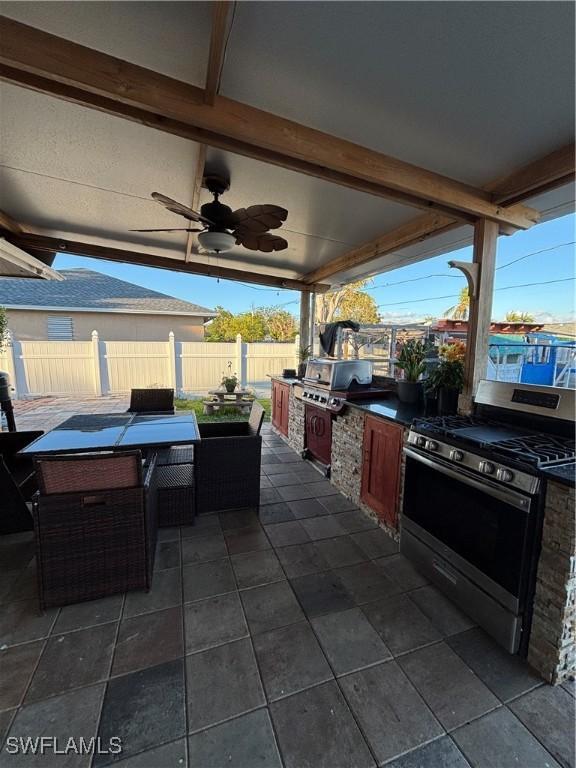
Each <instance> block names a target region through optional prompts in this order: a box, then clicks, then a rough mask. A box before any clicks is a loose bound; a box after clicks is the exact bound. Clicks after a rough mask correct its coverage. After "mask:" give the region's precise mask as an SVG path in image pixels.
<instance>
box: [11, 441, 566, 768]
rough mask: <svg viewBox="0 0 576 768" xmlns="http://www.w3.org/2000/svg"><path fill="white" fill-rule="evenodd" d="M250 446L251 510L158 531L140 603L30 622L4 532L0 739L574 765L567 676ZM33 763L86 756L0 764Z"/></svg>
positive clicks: (354, 513)
mask: <svg viewBox="0 0 576 768" xmlns="http://www.w3.org/2000/svg"><path fill="white" fill-rule="evenodd" d="M262 453H263V456H262V465H263V471H262V478H261V487H262V491H261V506H260V511H259V514H258V515H257V514H256V513H255V512H254V511H253V510H251V509H246V510H235V511H233V512H224V513H221V514H219V515H218V514H212V515H206V516H201V517H200V518H198V519H197V522H196V524H195V525H194V526H188V527H181V528H165V529H162V530H161V532H160V534H161V535H160V540H159V543H158V551H157V555H156V566H155V576H154V585H153V588H152V590H151V591H150V592H149V593H145V592H131V593H127V594H125V595H118V596H114V597H110V598H106V599H104V600H99V601H96V602H89V603H80V604H78V605H72V606H67V607H64V608H61V609H51V610H48V611H46V612H45V613H44V614H42V615H39V614H38V610H37V603H36V598H35V590H36V581H35V568H34V561H33V554H34V546H33V543H32V535H31V534H15V535H14V536H12V537H3V540H2V543H1V547H2V558H1V562H2V569H3V572H2V585H3V592H2V610H1V612H0V616H1V618H0V637H1V639H2V644H3V650H2V652H1V655H0V663H1V669H2V679H3V686H2V694H1V696H0V709H1V710H2V711H1V716H2V725H3V728H4V731H5V732H7V731H8V729H9V734H10V737H13V738H20V737H23V738H26V737H28V736H35V735H40V734H42V735H50V736H53V737H56V738H57V739H58V740H59V742H60V746H61V748H63V745H64V744H65V742H66V740H67V739H68V738H69V737H70V736H71V735H74V736H76V737H79V736H83V737H84V738H85V739H86V740H87V741H88V740H89V739H90V738H92V737H99V738H100V739H101V748H102V751H103V752H104V750H109V749H110V746H109V744H110V739H112V737H119V738H120V739H121V740H122V754H121V755H118V756H115V755H114V754H110V753H106V752H104V753H103V754H101V755H96V756H95V757H94V759H93V762H92V765H94V766H104V765H110V764H111V763H112V762H114V764H118V765H122V766H155V767H158V766H166V767H168V766H181V765H189V766H190V768H193V767H194V768H195V767H198V768H208V767H210V768H221V767H223V766H228V765H235V766H242V767H243V768H244V767H245V768H248V766H250V767H251V766H256V765H261V766H266V767H268V766H270V768H272V767H274V768H279V767H280V766H282V765H285V766H293V767H294V768H301V766H318V765H330V766H373V765H382V764H384V763H386V764H389V765H392V766H394V767H395V768H412V766H427V767H428V766H430V768H440V766H442V767H443V768H444V766H454V768H467V766H477V765H498V766H508V765H510V766H511V765H514V764H519V765H524V766H534V767H536V766H557V765H563V766H569V765H571V764H572V763H571V761H572V759H573V757H572V752H571V745H570V740H569V739H568V738H567V736H568V734H569V732H570V729H571V727H572V725H571V721H572V715H571V713H572V711H573V698H572V697H573V695H574V684H573V683H565V684H564V685H563V686H559V687H557V688H552V687H550V686H547V685H545V684H544V683H543V681H542V680H541V678H540V677H539V676H538V675H537V674H536V673H535V672H534V671H533V670H531V669H530V667H528V666H527V665H526V663H525V662H523V661H521V660H520V659H518V658H517V657H514V656H510V655H508V654H507V653H506V652H505V651H503V650H502V649H501V648H499V647H498V645H496V643H495V642H494V641H493V640H491V639H490V638H489V637H488V636H487V635H486V634H485V633H484V632H483V631H482V630H481V629H480V628H479V627H476V626H474V624H473V622H472V621H471V620H470V619H469V618H468V617H467V616H465V615H464V614H463V613H461V612H460V611H459V610H458V609H457V608H456V607H455V606H454V605H453V604H452V603H450V602H449V601H448V600H447V599H446V598H445V597H444V596H443V595H442V594H441V593H440V592H438V591H437V590H436V589H435V588H434V587H433V586H431V585H429V584H428V583H427V581H426V579H424V578H423V577H422V576H421V575H420V574H419V573H418V572H417V571H416V570H415V569H414V568H413V566H412V565H411V564H410V562H409V561H407V560H406V559H405V558H404V557H403V556H402V555H400V554H398V545H397V544H396V543H395V542H394V541H392V540H391V539H390V538H389V537H388V536H387V535H386V534H385V533H384V532H383V531H382V530H380V529H379V528H378V527H377V525H376V523H374V522H373V521H372V520H371V519H370V518H368V517H367V516H366V515H365V514H364V513H363V512H361V511H360V510H358V509H357V508H355V507H354V505H353V504H351V503H350V502H349V501H348V500H347V499H346V497H344V496H343V495H342V494H340V493H338V492H337V490H336V489H335V488H334V486H333V485H331V484H330V483H329V482H328V481H327V480H324V479H322V477H321V476H320V475H319V474H318V472H317V471H316V470H315V469H312V468H311V467H310V466H309V464H308V463H307V462H304V461H302V459H300V457H299V456H298V455H297V454H296V453H295V452H294V451H292V450H291V449H290V448H287V447H286V444H285V443H284V441H283V440H281V439H280V438H279V437H277V436H275V435H274V433H273V432H272V431H271V428H270V427H266V428H265V431H264V448H263V451H262ZM113 744H114V742H113V741H112V749H113ZM118 759H120V762H119V763H117V762H116V761H117V760H118ZM36 764H38V765H44V764H47V765H52V764H54V765H60V764H66V765H88V762H87V759H86V757H81V756H78V755H72V754H69V755H68V756H67V757H66V760H65V762H64V761H63V758H61V759H60V760H59V759H58V758H57V757H51V758H50V759H49V758H48V757H46V756H45V757H43V758H42V757H32V756H30V755H29V756H23V755H14V756H11V755H9V754H7V753H6V752H4V753H3V755H2V765H6V766H8V765H10V766H11V765H36Z"/></svg>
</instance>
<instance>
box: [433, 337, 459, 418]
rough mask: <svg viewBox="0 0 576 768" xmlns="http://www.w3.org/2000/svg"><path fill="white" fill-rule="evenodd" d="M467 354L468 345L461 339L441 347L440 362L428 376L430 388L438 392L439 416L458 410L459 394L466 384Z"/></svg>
mask: <svg viewBox="0 0 576 768" xmlns="http://www.w3.org/2000/svg"><path fill="white" fill-rule="evenodd" d="M465 354H466V346H465V344H463V343H462V342H461V341H457V342H455V343H454V344H445V345H444V346H442V347H441V348H440V355H439V357H440V363H439V365H438V366H437V367H436V368H435V369H434V370H433V371H432V372H431V373H430V376H429V378H428V383H429V387H430V389H432V390H434V391H435V392H436V396H437V399H438V415H439V416H449V415H450V414H453V413H456V412H457V410H458V395H459V394H460V392H461V391H462V387H463V386H464V356H465Z"/></svg>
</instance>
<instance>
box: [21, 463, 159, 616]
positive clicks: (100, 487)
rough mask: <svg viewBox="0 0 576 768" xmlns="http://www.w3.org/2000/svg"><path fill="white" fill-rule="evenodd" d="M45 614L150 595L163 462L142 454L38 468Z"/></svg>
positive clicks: (40, 578) (37, 526) (38, 539)
mask: <svg viewBox="0 0 576 768" xmlns="http://www.w3.org/2000/svg"><path fill="white" fill-rule="evenodd" d="M35 464H36V473H37V476H38V485H39V488H40V491H39V493H38V494H37V495H36V497H35V502H34V505H33V515H34V529H35V534H36V558H37V563H38V586H39V594H40V606H41V608H42V609H45V608H49V607H52V606H59V605H68V604H70V603H77V602H82V601H84V600H94V599H96V598H99V597H105V596H107V595H112V594H116V593H119V592H125V591H128V590H132V589H146V590H148V589H150V586H151V583H152V571H153V567H154V554H155V550H156V538H157V531H158V520H157V507H156V481H155V461H154V459H152V460H151V461H150V462H149V463H148V464H147V465H146V466H145V467H144V468H143V467H142V458H141V454H140V452H139V451H126V452H123V453H114V454H102V453H100V454H83V455H76V456H56V457H50V458H43V459H39V460H38V461H36V463H35Z"/></svg>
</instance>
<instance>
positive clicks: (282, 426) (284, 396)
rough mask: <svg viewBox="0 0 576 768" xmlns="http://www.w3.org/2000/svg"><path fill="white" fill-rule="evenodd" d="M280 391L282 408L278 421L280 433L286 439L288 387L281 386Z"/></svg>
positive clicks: (288, 415)
mask: <svg viewBox="0 0 576 768" xmlns="http://www.w3.org/2000/svg"><path fill="white" fill-rule="evenodd" d="M281 389H282V407H281V413H282V417H281V419H280V432H282V434H283V435H286V437H288V419H289V418H290V414H289V407H290V387H289V386H288V385H284V386H282V385H281Z"/></svg>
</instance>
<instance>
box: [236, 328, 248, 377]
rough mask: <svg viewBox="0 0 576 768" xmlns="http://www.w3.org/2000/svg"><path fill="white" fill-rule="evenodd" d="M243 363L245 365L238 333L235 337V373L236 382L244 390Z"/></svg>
mask: <svg viewBox="0 0 576 768" xmlns="http://www.w3.org/2000/svg"><path fill="white" fill-rule="evenodd" d="M244 363H245V355H244V345H243V344H242V335H241V334H240V333H238V334H237V335H236V371H237V375H238V380H239V382H240V388H241V389H245V388H246V368H247V366H246V365H245V364H244Z"/></svg>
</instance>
